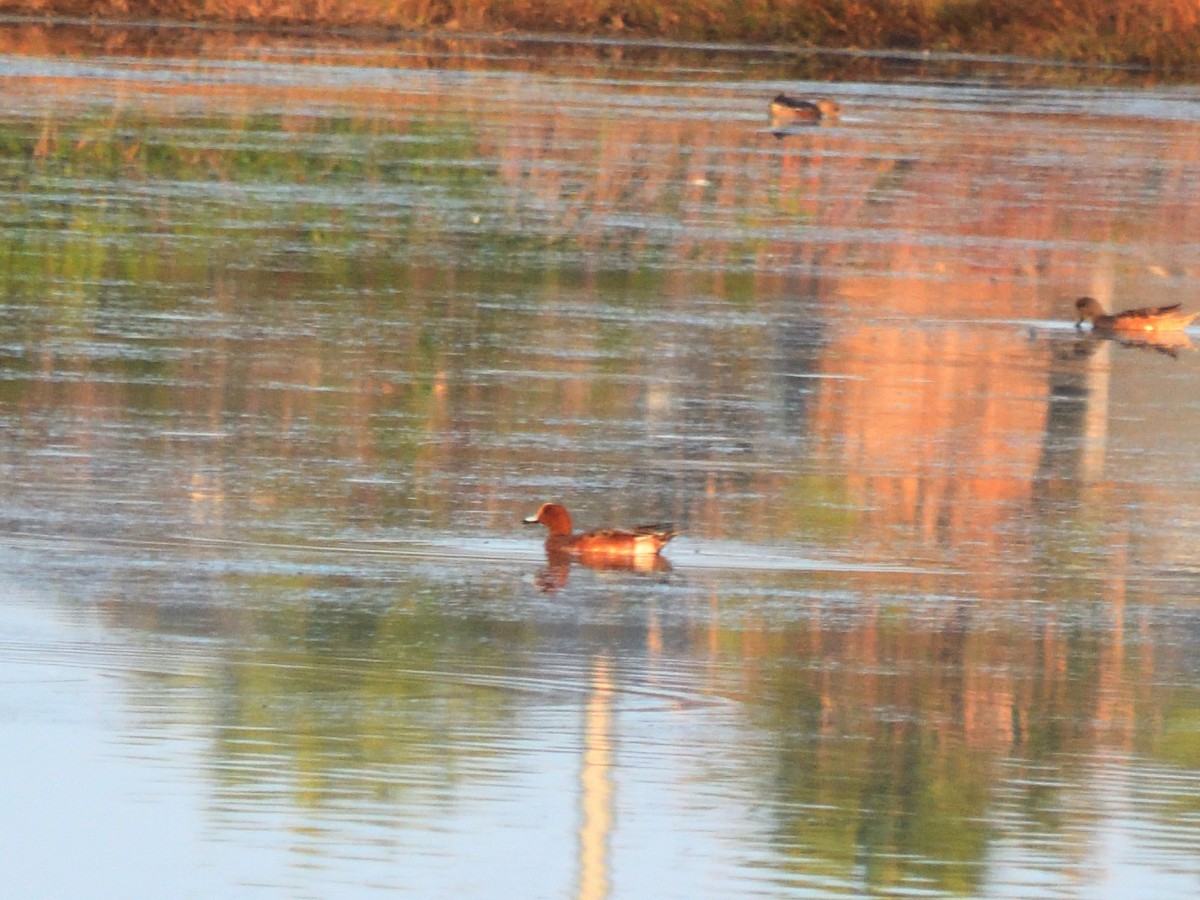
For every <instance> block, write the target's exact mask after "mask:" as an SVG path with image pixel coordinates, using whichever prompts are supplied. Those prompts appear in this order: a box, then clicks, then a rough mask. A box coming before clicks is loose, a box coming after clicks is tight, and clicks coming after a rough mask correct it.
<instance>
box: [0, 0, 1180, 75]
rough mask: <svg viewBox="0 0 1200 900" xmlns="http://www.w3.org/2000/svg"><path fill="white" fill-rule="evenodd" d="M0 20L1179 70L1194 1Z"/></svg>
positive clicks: (798, 1) (566, 5)
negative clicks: (501, 35)
mask: <svg viewBox="0 0 1200 900" xmlns="http://www.w3.org/2000/svg"><path fill="white" fill-rule="evenodd" d="M0 11H3V12H7V13H29V14H37V15H54V14H60V15H71V16H87V17H93V18H110V19H134V18H136V19H146V18H151V19H168V20H185V21H206V22H238V23H254V24H259V25H265V26H278V25H298V26H317V27H334V26H337V27H356V28H387V29H428V28H437V29H448V30H454V29H462V30H470V31H533V32H539V31H540V32H547V31H550V32H567V33H574V34H610V35H611V34H622V35H627V36H631V37H652V38H668V39H683V40H712V41H769V42H779V43H794V44H800V45H805V46H822V47H841V48H846V47H857V48H862V49H909V50H916V49H928V50H957V51H966V52H976V53H1014V54H1020V55H1028V56H1035V57H1044V58H1056V59H1065V60H1076V61H1093V62H1107V63H1135V64H1144V65H1151V66H1161V67H1166V68H1174V69H1179V68H1187V67H1192V66H1195V65H1197V63H1200V5H1198V4H1197V3H1196V2H1195V0H1051V2H1045V3H1013V2H1011V0H0Z"/></svg>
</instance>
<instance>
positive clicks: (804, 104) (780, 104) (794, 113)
mask: <svg viewBox="0 0 1200 900" xmlns="http://www.w3.org/2000/svg"><path fill="white" fill-rule="evenodd" d="M841 114H842V107H841V105H840V104H838V102H837V101H836V100H830V99H829V98H828V97H818V98H816V99H815V100H797V99H796V98H795V97H789V96H788V95H787V94H777V95H776V96H775V99H774V100H772V101H771V121H772V122H773V123H776V124H779V123H781V122H789V121H790V122H820V121H821V120H822V119H836V118H837V117H838V116H840V115H841Z"/></svg>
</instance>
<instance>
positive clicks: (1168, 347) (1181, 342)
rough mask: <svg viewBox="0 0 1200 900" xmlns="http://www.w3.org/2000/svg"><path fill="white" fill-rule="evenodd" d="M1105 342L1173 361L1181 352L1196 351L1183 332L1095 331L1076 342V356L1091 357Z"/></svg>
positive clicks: (1089, 332) (1190, 340)
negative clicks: (1162, 355)
mask: <svg viewBox="0 0 1200 900" xmlns="http://www.w3.org/2000/svg"><path fill="white" fill-rule="evenodd" d="M1105 341H1111V342H1113V343H1115V344H1120V345H1121V346H1122V347H1133V348H1134V349H1135V350H1147V351H1150V352H1153V353H1162V354H1164V355H1166V356H1169V357H1171V358H1172V359H1178V358H1179V354H1180V353H1181V352H1186V351H1189V350H1195V349H1196V345H1195V344H1193V343H1192V339H1191V338H1190V337H1188V335H1187V333H1186V332H1183V331H1145V332H1120V331H1104V330H1096V329H1093V330H1091V331H1088V332H1087V333H1086V334H1085V335H1084V336H1083V337H1081V338H1080V339H1079V340H1078V341H1076V343H1075V354H1076V355H1077V356H1091V355H1092V354H1093V353H1095V352H1096V350H1097V349H1099V348H1100V346H1101V345H1102V343H1103V342H1105Z"/></svg>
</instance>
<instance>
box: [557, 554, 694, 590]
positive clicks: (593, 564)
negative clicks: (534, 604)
mask: <svg viewBox="0 0 1200 900" xmlns="http://www.w3.org/2000/svg"><path fill="white" fill-rule="evenodd" d="M572 563H574V564H575V565H579V566H583V567H584V568H587V569H595V570H599V571H609V572H633V573H635V574H637V575H665V574H667V573H669V572H671V571H673V568H672V566H671V564H670V563H669V562H667V560H666V559H665V558H663V557H661V556H658V555H654V556H636V557H614V556H610V555H607V554H602V553H601V554H596V553H567V552H564V551H562V550H547V551H546V568H544V569H543V570H542V571H540V572H538V573H537V575H535V576H534V583H535V584H536V585H537V586H538V589H539V590H540V591H542V593H547V594H549V593H553V592H554V591H557V590H559V589H561V588H563V587H566V584H567V580H568V579H569V578H570V575H571V564H572Z"/></svg>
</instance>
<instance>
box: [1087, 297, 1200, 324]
mask: <svg viewBox="0 0 1200 900" xmlns="http://www.w3.org/2000/svg"><path fill="white" fill-rule="evenodd" d="M1182 305H1183V304H1182V303H1173V304H1171V305H1170V306H1145V307H1142V308H1141V309H1126V310H1122V311H1121V312H1118V313H1113V314H1112V315H1111V316H1110V315H1109V314H1108V313H1106V312H1105V311H1104V307H1103V306H1101V305H1100V301H1099V300H1096V299H1095V298H1093V297H1080V298H1079V299H1078V300H1076V301H1075V311H1076V312H1077V313H1078V315H1079V318H1078V319H1077V320H1076V322H1075V327H1076V328H1079V327H1081V326H1082V325H1083V323H1084V322H1091V323H1092V328H1094V329H1096V330H1097V331H1182V330H1183V329H1184V328H1187V327H1188V326H1189V325H1191V324H1192V322H1194V321H1195V320H1196V318H1197V317H1200V313H1185V312H1183V311H1182V310H1181V309H1180V307H1181V306H1182Z"/></svg>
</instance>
